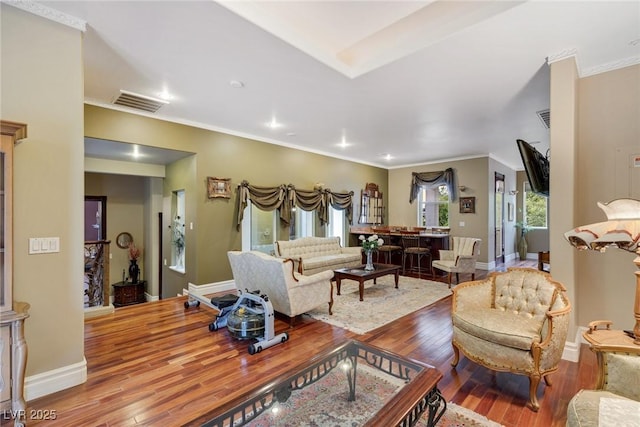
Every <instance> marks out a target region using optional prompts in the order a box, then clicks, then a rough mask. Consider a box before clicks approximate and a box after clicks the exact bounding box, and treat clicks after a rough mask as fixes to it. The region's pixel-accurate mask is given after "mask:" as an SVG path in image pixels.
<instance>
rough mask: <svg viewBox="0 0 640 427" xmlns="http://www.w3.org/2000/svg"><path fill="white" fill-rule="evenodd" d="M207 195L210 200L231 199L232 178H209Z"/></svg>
mask: <svg viewBox="0 0 640 427" xmlns="http://www.w3.org/2000/svg"><path fill="white" fill-rule="evenodd" d="M207 194H208V196H209V198H210V199H215V198H217V197H222V198H225V199H229V198H231V178H212V177H210V176H208V177H207Z"/></svg>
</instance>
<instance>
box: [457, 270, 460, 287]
mask: <svg viewBox="0 0 640 427" xmlns="http://www.w3.org/2000/svg"><path fill="white" fill-rule="evenodd" d="M459 283H460V273H456V285H457V284H459Z"/></svg>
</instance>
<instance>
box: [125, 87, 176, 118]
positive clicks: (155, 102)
mask: <svg viewBox="0 0 640 427" xmlns="http://www.w3.org/2000/svg"><path fill="white" fill-rule="evenodd" d="M113 103H114V104H116V105H122V106H124V107H129V108H135V109H136V110H143V111H149V112H150V113H155V112H156V111H158V110H159V109H160V107H162V106H163V105H166V104H168V103H169V102H168V101H164V100H162V99H156V98H151V97H150V96H144V95H140V94H138V93H133V92H129V91H126V90H120V95H119V96H118V97H117V98H116V100H115V101H113Z"/></svg>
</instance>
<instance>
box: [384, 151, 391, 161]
mask: <svg viewBox="0 0 640 427" xmlns="http://www.w3.org/2000/svg"><path fill="white" fill-rule="evenodd" d="M384 159H385V160H391V159H393V156H391V154H389V153H387V154H385V155H384Z"/></svg>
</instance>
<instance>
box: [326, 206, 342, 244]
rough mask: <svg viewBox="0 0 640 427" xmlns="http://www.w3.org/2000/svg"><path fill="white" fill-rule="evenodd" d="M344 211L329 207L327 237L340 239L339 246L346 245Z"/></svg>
mask: <svg viewBox="0 0 640 427" xmlns="http://www.w3.org/2000/svg"><path fill="white" fill-rule="evenodd" d="M344 223H345V211H344V209H342V210H339V209H334V208H333V207H332V206H329V223H328V224H327V237H334V236H338V237H340V244H341V245H342V246H345V245H346V240H345V226H344Z"/></svg>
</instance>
